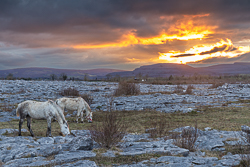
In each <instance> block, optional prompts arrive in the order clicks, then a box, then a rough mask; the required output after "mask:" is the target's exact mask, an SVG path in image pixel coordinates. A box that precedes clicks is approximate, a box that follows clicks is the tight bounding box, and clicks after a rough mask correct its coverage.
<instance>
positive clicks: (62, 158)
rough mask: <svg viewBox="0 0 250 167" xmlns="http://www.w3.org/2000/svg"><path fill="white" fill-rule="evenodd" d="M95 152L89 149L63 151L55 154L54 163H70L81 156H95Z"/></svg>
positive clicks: (81, 157)
mask: <svg viewBox="0 0 250 167" xmlns="http://www.w3.org/2000/svg"><path fill="white" fill-rule="evenodd" d="M95 156H96V153H93V152H91V151H75V152H63V153H62V154H58V155H55V160H54V161H55V162H56V164H59V165H60V164H63V163H70V162H74V161H77V160H80V159H83V158H91V157H95Z"/></svg>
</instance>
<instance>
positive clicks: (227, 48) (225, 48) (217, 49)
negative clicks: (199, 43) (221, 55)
mask: <svg viewBox="0 0 250 167" xmlns="http://www.w3.org/2000/svg"><path fill="white" fill-rule="evenodd" d="M235 50H237V48H236V47H234V46H228V45H222V46H220V47H214V48H213V49H211V50H209V51H206V52H201V53H200V54H199V55H206V54H212V53H216V52H221V51H225V52H230V51H235Z"/></svg>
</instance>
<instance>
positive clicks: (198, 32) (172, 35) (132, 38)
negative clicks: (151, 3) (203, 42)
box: [71, 14, 216, 49]
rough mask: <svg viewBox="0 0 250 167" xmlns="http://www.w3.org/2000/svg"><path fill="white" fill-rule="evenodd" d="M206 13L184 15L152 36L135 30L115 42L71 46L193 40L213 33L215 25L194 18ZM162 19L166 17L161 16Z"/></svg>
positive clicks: (153, 43) (93, 46)
mask: <svg viewBox="0 0 250 167" xmlns="http://www.w3.org/2000/svg"><path fill="white" fill-rule="evenodd" d="M205 16H209V15H208V14H206V15H194V16H190V19H188V18H187V16H184V17H183V18H182V19H179V20H178V21H177V22H176V23H175V24H173V25H172V26H170V27H169V28H168V29H167V30H162V31H161V32H160V33H159V34H160V35H158V36H155V37H151V38H142V37H138V36H136V34H135V33H134V32H135V30H133V31H130V32H129V33H127V34H124V35H123V36H122V37H121V39H120V40H119V41H117V42H113V43H104V44H80V45H74V46H71V47H73V48H75V49H91V48H106V47H126V46H129V45H136V44H141V45H159V44H164V43H165V42H166V41H170V40H193V39H204V38H206V37H207V35H209V34H213V32H214V29H215V28H216V27H215V26H208V25H201V23H200V22H199V21H198V20H193V18H194V17H205ZM161 19H165V18H163V17H161Z"/></svg>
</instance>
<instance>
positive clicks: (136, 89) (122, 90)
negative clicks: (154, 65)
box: [114, 82, 140, 96]
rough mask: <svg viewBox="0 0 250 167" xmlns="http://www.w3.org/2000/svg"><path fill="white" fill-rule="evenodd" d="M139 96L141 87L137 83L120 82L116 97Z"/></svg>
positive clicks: (115, 93)
mask: <svg viewBox="0 0 250 167" xmlns="http://www.w3.org/2000/svg"><path fill="white" fill-rule="evenodd" d="M138 94H140V86H139V85H137V84H135V83H128V82H119V85H118V88H117V89H116V90H115V92H114V96H121V95H138Z"/></svg>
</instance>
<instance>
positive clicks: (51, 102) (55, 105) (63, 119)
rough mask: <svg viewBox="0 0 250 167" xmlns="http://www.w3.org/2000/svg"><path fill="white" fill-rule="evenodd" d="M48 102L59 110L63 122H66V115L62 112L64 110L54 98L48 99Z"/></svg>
mask: <svg viewBox="0 0 250 167" xmlns="http://www.w3.org/2000/svg"><path fill="white" fill-rule="evenodd" d="M48 102H49V103H50V104H52V105H53V106H54V107H55V108H56V111H57V113H58V115H59V116H60V117H61V119H62V121H63V123H64V122H66V120H65V117H64V115H63V112H61V111H62V110H61V108H60V107H59V106H58V105H57V104H56V103H55V102H54V101H52V100H48Z"/></svg>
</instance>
